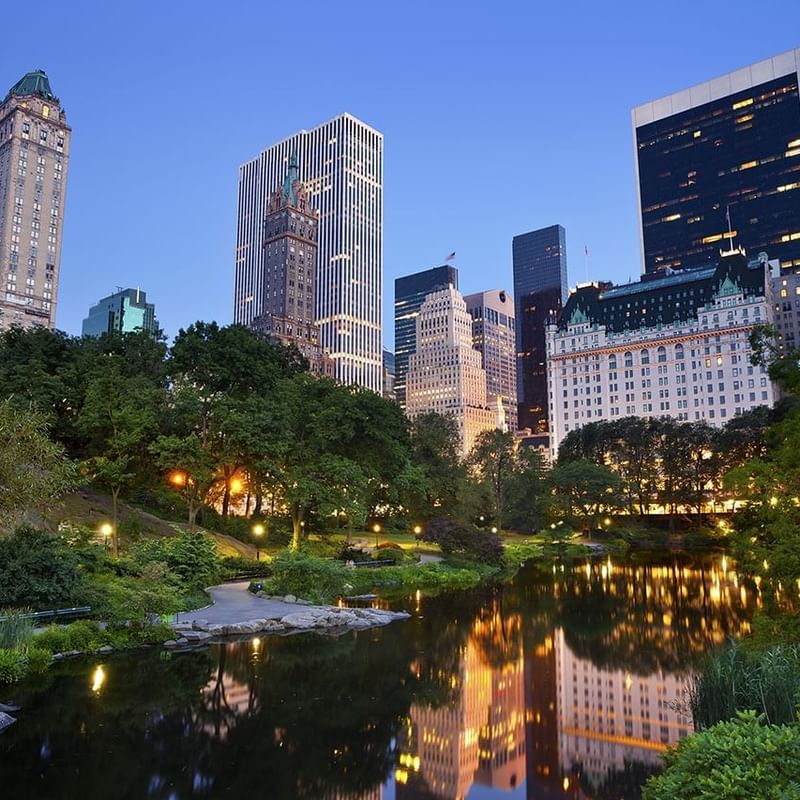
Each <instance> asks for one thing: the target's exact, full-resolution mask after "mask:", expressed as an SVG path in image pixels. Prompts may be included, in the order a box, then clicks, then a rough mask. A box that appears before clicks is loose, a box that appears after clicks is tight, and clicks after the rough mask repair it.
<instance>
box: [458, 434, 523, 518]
mask: <svg viewBox="0 0 800 800" xmlns="http://www.w3.org/2000/svg"><path fill="white" fill-rule="evenodd" d="M467 463H468V465H469V466H470V467H471V468H472V470H473V471H474V473H475V474H476V475H477V476H478V478H479V479H480V481H481V483H482V484H483V485H484V486H485V487H486V489H487V491H488V493H489V496H490V497H491V499H492V510H493V512H494V519H495V523H496V525H497V527H498V528H499V529H500V530H502V529H503V514H504V512H505V508H506V498H507V495H508V491H509V488H510V486H511V482H512V480H513V478H514V474H515V472H516V468H517V454H516V450H515V447H514V436H513V435H512V434H511V433H507V432H504V431H501V430H498V429H495V430H490V431H482V432H481V433H480V434H479V435H478V438H477V439H476V440H475V444H474V445H473V447H472V452H471V453H470V455H469V460H468V462H467Z"/></svg>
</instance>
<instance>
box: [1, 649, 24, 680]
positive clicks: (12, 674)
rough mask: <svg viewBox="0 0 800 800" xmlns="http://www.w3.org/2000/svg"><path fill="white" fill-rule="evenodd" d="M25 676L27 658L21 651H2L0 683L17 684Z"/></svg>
mask: <svg viewBox="0 0 800 800" xmlns="http://www.w3.org/2000/svg"><path fill="white" fill-rule="evenodd" d="M24 676H25V656H24V655H23V654H22V651H21V650H6V649H5V648H4V649H0V683H16V682H17V681H18V680H21V679H22V678H23V677H24Z"/></svg>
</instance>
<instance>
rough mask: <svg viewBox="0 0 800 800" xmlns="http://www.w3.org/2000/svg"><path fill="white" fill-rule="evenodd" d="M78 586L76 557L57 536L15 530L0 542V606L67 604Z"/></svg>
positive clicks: (79, 579) (57, 605)
mask: <svg viewBox="0 0 800 800" xmlns="http://www.w3.org/2000/svg"><path fill="white" fill-rule="evenodd" d="M80 583H81V574H80V572H79V570H78V559H77V555H76V554H75V552H74V551H73V550H72V549H71V548H70V547H69V545H68V544H67V543H66V542H64V541H63V540H62V538H61V537H60V536H58V535H56V534H52V533H49V532H48V531H40V530H36V529H34V528H18V529H17V531H16V532H15V533H13V534H12V535H11V536H9V537H8V538H5V539H0V606H28V605H30V606H33V607H34V608H37V609H44V608H54V607H59V606H64V605H68V604H69V603H70V602H71V601H72V599H73V597H74V596H75V593H76V592H77V591H78V587H79V586H80Z"/></svg>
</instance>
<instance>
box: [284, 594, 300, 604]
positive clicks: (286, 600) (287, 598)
mask: <svg viewBox="0 0 800 800" xmlns="http://www.w3.org/2000/svg"><path fill="white" fill-rule="evenodd" d="M283 602H284V603H296V602H297V598H296V597H295V596H294V595H293V594H287V595H284V596H283Z"/></svg>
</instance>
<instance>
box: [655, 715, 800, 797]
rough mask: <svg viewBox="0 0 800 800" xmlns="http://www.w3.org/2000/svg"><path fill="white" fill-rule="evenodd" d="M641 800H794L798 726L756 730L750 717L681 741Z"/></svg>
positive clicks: (799, 788) (799, 760)
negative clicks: (747, 799) (751, 799)
mask: <svg viewBox="0 0 800 800" xmlns="http://www.w3.org/2000/svg"><path fill="white" fill-rule="evenodd" d="M664 761H665V763H666V770H665V772H664V773H663V774H661V775H658V776H656V777H654V778H651V779H650V780H649V781H648V782H647V784H646V785H645V787H644V792H643V794H642V798H643V800H674V799H675V798H681V800H739V799H740V798H742V799H744V798H756V797H757V798H759V800H790V798H798V797H800V783H798V776H800V726H798V725H762V724H761V723H760V721H759V719H758V717H757V716H756V714H755V712H752V711H748V712H740V713H739V714H737V716H736V719H733V720H730V721H728V722H720V723H718V724H717V725H715V726H714V727H712V728H708V729H707V730H705V731H702V732H700V733H696V734H694V735H693V736H690V737H689V738H688V739H684V740H683V741H682V742H680V743H679V744H678V747H677V748H676V749H674V750H668V751H667V753H666V755H665V756H664Z"/></svg>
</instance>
